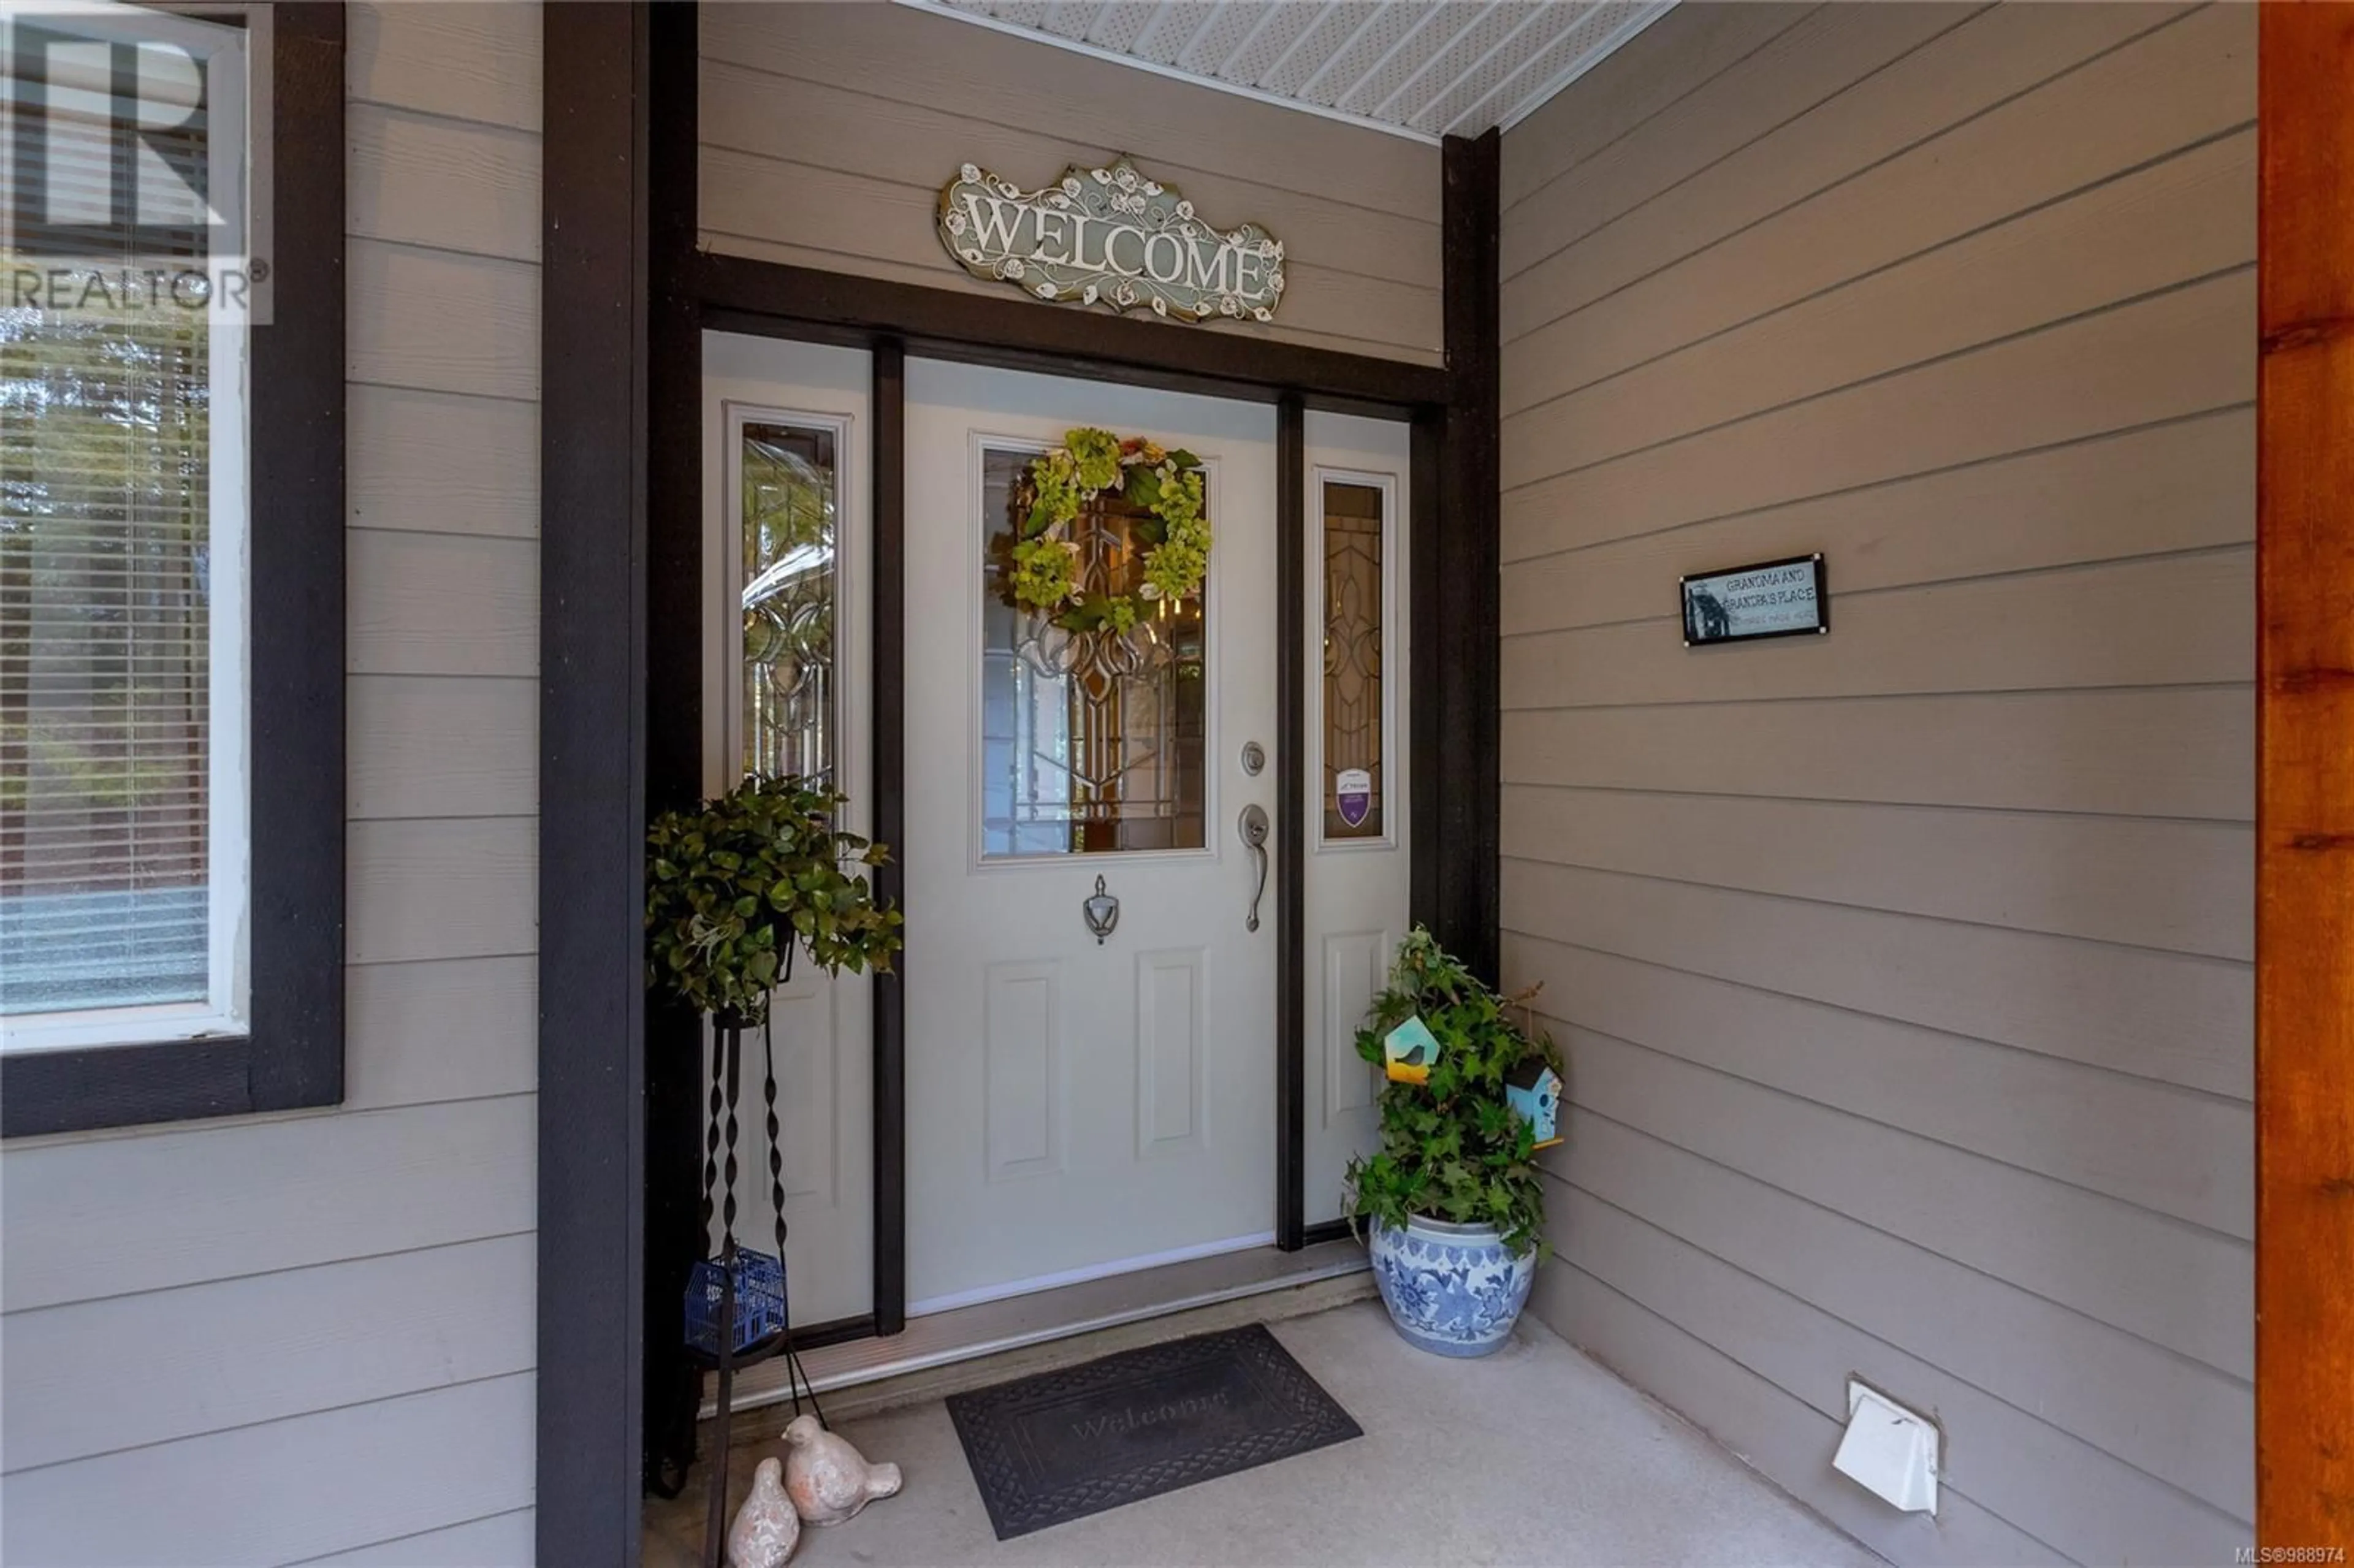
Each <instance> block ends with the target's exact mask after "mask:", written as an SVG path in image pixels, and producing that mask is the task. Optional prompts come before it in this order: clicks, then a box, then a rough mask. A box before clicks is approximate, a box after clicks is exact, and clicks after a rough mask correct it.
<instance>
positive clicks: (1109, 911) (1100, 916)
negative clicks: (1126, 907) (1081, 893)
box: [1079, 876, 1119, 948]
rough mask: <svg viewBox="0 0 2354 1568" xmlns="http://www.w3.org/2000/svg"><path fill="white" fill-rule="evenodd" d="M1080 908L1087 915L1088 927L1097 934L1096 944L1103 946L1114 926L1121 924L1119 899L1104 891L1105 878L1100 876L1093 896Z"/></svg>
mask: <svg viewBox="0 0 2354 1568" xmlns="http://www.w3.org/2000/svg"><path fill="white" fill-rule="evenodd" d="M1079 908H1080V910H1081V911H1082V912H1083V913H1084V914H1085V915H1086V916H1087V929H1088V930H1090V931H1093V932H1094V933H1095V934H1096V946H1097V947H1098V948H1100V947H1102V946H1103V945H1104V938H1106V937H1108V936H1110V935H1111V933H1112V927H1115V926H1118V925H1119V899H1117V898H1114V897H1113V896H1112V895H1110V894H1108V893H1107V892H1105V891H1104V879H1103V878H1102V877H1100V876H1098V877H1097V878H1096V890H1095V893H1094V895H1093V896H1091V897H1089V898H1088V899H1087V902H1086V903H1084V904H1082V905H1080V906H1079Z"/></svg>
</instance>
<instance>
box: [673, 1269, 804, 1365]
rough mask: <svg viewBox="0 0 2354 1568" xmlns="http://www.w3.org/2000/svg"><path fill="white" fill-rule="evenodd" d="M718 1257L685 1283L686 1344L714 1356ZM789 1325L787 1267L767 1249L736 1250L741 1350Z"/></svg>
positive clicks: (719, 1277) (720, 1284)
mask: <svg viewBox="0 0 2354 1568" xmlns="http://www.w3.org/2000/svg"><path fill="white" fill-rule="evenodd" d="M724 1283H725V1282H724V1278H723V1277H722V1275H721V1272H720V1267H719V1264H718V1261H717V1260H716V1259H714V1258H705V1260H704V1261H703V1262H701V1263H698V1264H696V1265H695V1272H694V1273H693V1274H692V1275H690V1276H689V1277H687V1282H686V1342H687V1343H688V1344H690V1345H692V1346H694V1347H695V1349H696V1350H698V1351H704V1352H705V1353H706V1354H709V1355H715V1356H716V1355H717V1354H718V1353H719V1310H720V1300H719V1298H720V1292H721V1289H722V1287H723V1285H724ZM784 1327H785V1266H784V1264H783V1263H782V1262H781V1261H779V1259H777V1258H773V1257H770V1256H769V1255H768V1254H767V1253H765V1252H753V1251H751V1250H750V1249H749V1248H739V1249H737V1254H736V1344H735V1349H737V1350H738V1351H741V1350H742V1349H744V1347H745V1346H747V1345H752V1344H758V1342H759V1341H760V1340H765V1339H767V1338H768V1337H769V1335H771V1334H775V1333H779V1332H781V1331H782V1330H783V1329H784Z"/></svg>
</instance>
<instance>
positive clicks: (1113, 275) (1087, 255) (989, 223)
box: [939, 158, 1283, 322]
mask: <svg viewBox="0 0 2354 1568" xmlns="http://www.w3.org/2000/svg"><path fill="white" fill-rule="evenodd" d="M939 234H940V243H941V244H943V245H945V246H947V247H948V249H949V255H951V256H953V257H955V258H956V260H957V263H958V265H960V266H961V267H962V268H963V269H964V270H966V271H968V272H970V273H971V274H972V275H973V276H974V277H976V278H988V279H992V280H996V281H1002V282H1005V283H1010V284H1012V285H1013V287H1015V288H1018V289H1020V290H1022V291H1023V292H1024V293H1027V294H1029V295H1031V296H1033V297H1034V298H1036V299H1041V300H1056V301H1066V300H1076V301H1077V302H1079V303H1080V304H1083V305H1097V304H1100V305H1103V306H1106V307H1108V308H1109V309H1111V310H1115V311H1129V310H1142V309H1149V310H1150V311H1151V312H1152V313H1154V314H1155V315H1160V316H1166V317H1169V318H1172V319H1174V320H1177V321H1189V322H1197V321H1207V320H1209V319H1211V318H1212V317H1215V316H1224V317H1225V318H1227V319H1229V320H1233V321H1254V322H1264V321H1271V320H1273V319H1274V316H1275V308H1276V306H1277V305H1278V304H1280V303H1282V302H1283V242H1282V241H1281V240H1279V239H1277V238H1275V237H1274V236H1273V235H1271V234H1269V233H1267V230H1265V229H1264V228H1260V227H1259V226H1258V225H1257V224H1255V223H1246V224H1244V225H1243V226H1242V227H1241V228H1236V229H1232V230H1227V231H1223V232H1222V231H1220V230H1218V229H1215V228H1211V227H1210V225H1209V224H1207V223H1205V222H1204V221H1203V220H1202V218H1201V217H1199V216H1197V215H1196V214H1195V213H1194V211H1193V203H1192V202H1190V201H1187V200H1186V199H1185V198H1184V196H1182V194H1181V193H1180V192H1179V191H1178V190H1177V188H1176V187H1175V186H1173V185H1161V183H1160V182H1158V181H1156V180H1149V179H1146V178H1145V177H1144V176H1143V175H1140V174H1139V173H1138V172H1137V171H1136V166H1135V165H1134V164H1130V163H1129V161H1128V160H1127V159H1126V158H1122V159H1120V160H1119V162H1118V163H1116V164H1112V165H1111V166H1110V167H1109V168H1108V169H1083V168H1080V167H1079V166H1078V165H1077V164H1073V165H1072V166H1071V167H1069V168H1067V169H1066V170H1064V171H1063V177H1062V179H1061V180H1059V181H1057V182H1056V183H1055V184H1054V185H1045V186H1042V187H1041V188H1039V189H1037V190H1034V191H1025V190H1023V189H1022V188H1021V187H1020V186H1018V185H1014V184H1013V182H1012V181H1011V180H1002V179H999V178H998V177H997V176H996V175H992V174H991V173H990V172H989V171H988V170H986V169H982V168H980V167H977V166H975V165H974V164H965V165H964V167H963V168H962V169H961V170H960V171H959V173H958V176H957V178H955V179H953V180H951V181H949V184H948V185H947V187H946V188H944V189H943V190H942V191H941V192H940V212H939Z"/></svg>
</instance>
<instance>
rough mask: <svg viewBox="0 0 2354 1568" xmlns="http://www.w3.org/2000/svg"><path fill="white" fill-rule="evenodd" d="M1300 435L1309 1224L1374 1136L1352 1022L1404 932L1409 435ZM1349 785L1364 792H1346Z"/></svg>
mask: <svg viewBox="0 0 2354 1568" xmlns="http://www.w3.org/2000/svg"><path fill="white" fill-rule="evenodd" d="M1306 435H1307V449H1308V450H1307V459H1308V506H1307V514H1306V515H1307V522H1308V526H1307V529H1306V533H1307V535H1308V537H1307V542H1306V547H1307V553H1308V562H1307V572H1306V578H1305V580H1306V582H1307V584H1308V589H1309V595H1310V598H1309V603H1308V614H1307V617H1306V620H1307V637H1308V673H1309V674H1308V688H1309V689H1308V753H1309V755H1308V768H1307V789H1308V800H1307V802H1306V805H1307V810H1306V818H1307V821H1308V835H1309V836H1308V853H1307V855H1306V857H1305V860H1306V877H1307V886H1306V888H1305V890H1304V892H1303V895H1302V897H1303V899H1304V902H1305V906H1306V909H1305V913H1306V916H1307V919H1306V928H1307V941H1306V943H1305V947H1306V949H1307V950H1306V953H1305V959H1306V965H1307V974H1306V976H1305V991H1306V994H1305V997H1304V999H1303V1000H1304V1001H1305V1004H1306V1008H1305V1012H1306V1025H1307V1029H1306V1033H1307V1058H1308V1060H1307V1074H1306V1084H1305V1089H1306V1093H1305V1096H1304V1100H1305V1106H1304V1114H1305V1116H1306V1118H1307V1127H1306V1128H1305V1140H1304V1143H1305V1148H1304V1163H1305V1166H1306V1183H1305V1192H1304V1194H1303V1197H1304V1203H1303V1208H1302V1213H1303V1214H1304V1215H1305V1217H1306V1220H1307V1223H1308V1224H1319V1223H1320V1222H1322V1221H1327V1220H1331V1219H1335V1218H1338V1217H1339V1215H1340V1213H1341V1189H1342V1178H1343V1175H1344V1173H1345V1171H1347V1168H1348V1163H1349V1160H1350V1157H1351V1156H1352V1155H1354V1154H1358V1153H1361V1152H1369V1151H1370V1150H1372V1149H1373V1145H1374V1143H1375V1132H1376V1120H1375V1115H1374V1109H1373V1095H1374V1091H1375V1089H1376V1087H1377V1084H1378V1080H1377V1077H1376V1075H1375V1073H1374V1070H1373V1068H1372V1067H1371V1066H1369V1065H1366V1063H1365V1062H1363V1060H1362V1059H1361V1058H1360V1057H1359V1056H1358V1055H1357V1048H1356V1032H1357V1029H1358V1027H1359V1026H1360V1025H1361V1024H1362V1023H1363V1022H1364V1016H1365V1012H1366V1008H1367V1006H1368V1004H1370V1003H1371V1001H1373V996H1374V993H1375V992H1377V991H1380V989H1381V987H1382V983H1383V980H1384V978H1385V976H1386V971H1387V969H1388V968H1389V961H1390V957H1391V955H1392V954H1393V953H1394V952H1395V951H1396V950H1397V945H1398V942H1399V939H1400V938H1403V937H1404V936H1405V933H1406V921H1407V914H1406V904H1407V896H1408V880H1407V855H1408V853H1409V845H1408V842H1407V841H1408V832H1407V826H1406V824H1407V821H1408V817H1407V811H1408V809H1409V802H1410V794H1411V790H1412V787H1413V780H1412V779H1409V778H1408V777H1407V773H1408V768H1407V764H1406V758H1407V752H1408V747H1407V744H1406V727H1405V726H1406V715H1407V713H1408V712H1409V711H1410V710H1409V709H1408V707H1407V699H1408V692H1407V682H1406V672H1407V669H1408V654H1409V652H1410V650H1409V648H1408V645H1407V618H1406V606H1407V604H1408V603H1409V602H1410V600H1409V599H1408V598H1407V594H1408V589H1409V586H1410V585H1409V583H1408V581H1407V577H1406V547H1405V546H1406V496H1407V494H1408V493H1409V485H1408V479H1409V477H1410V474H1409V468H1408V464H1409V458H1410V452H1411V446H1410V443H1411V431H1410V429H1409V427H1407V426H1406V425H1405V424H1403V423H1400V422H1398V421H1394V420H1384V419H1365V418H1352V417H1350V416H1346V415H1340V414H1320V413H1310V415H1309V416H1308V425H1307V431H1306ZM1357 773H1363V774H1364V775H1368V776H1370V777H1369V778H1363V779H1360V778H1356V777H1352V775H1353V774H1357ZM1350 784H1370V786H1371V788H1370V789H1365V790H1363V791H1362V792H1361V791H1355V790H1344V789H1342V786H1343V785H1350ZM1352 817H1356V818H1357V819H1358V820H1356V821H1351V820H1350V819H1351V818H1352Z"/></svg>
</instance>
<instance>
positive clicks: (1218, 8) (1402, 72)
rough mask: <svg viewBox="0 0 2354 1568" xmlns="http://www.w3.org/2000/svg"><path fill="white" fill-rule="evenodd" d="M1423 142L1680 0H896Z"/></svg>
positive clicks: (1599, 51)
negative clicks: (1078, 0)
mask: <svg viewBox="0 0 2354 1568" xmlns="http://www.w3.org/2000/svg"><path fill="white" fill-rule="evenodd" d="M899 3H900V4H902V5H913V6H916V7H917V8H919V9H923V10H928V11H933V12H935V13H938V14H939V15H942V16H956V17H958V18H959V19H960V20H964V21H977V22H981V23H983V25H985V26H997V27H1000V28H1002V29H1004V30H1006V31H1009V32H1018V33H1022V34H1025V35H1027V36H1028V37H1034V38H1036V39H1038V40H1039V41H1041V42H1043V43H1051V44H1058V45H1061V46H1064V47H1066V48H1077V49H1082V50H1085V51H1087V52H1088V53H1091V54H1098V55H1104V56H1107V57H1108V58H1114V59H1119V60H1122V61H1124V62H1126V63H1129V64H1131V65H1135V66H1138V67H1140V68H1141V69H1146V70H1156V71H1159V72H1161V73H1162V74H1163V75H1170V76H1179V77H1184V78H1187V79H1192V80H1195V81H1200V82H1203V83H1204V84H1205V85H1208V86H1212V87H1219V88H1224V89H1225V90H1228V91H1235V92H1243V93H1246V94H1248V95H1250V96H1252V97H1255V98H1261V99H1267V100H1269V101H1274V102H1278V103H1284V104H1288V106H1290V107H1292V108H1297V109H1304V110H1308V111H1310V112H1313V113H1320V114H1325V115H1329V116H1331V117H1334V118H1337V119H1341V120H1349V121H1353V122H1357V123H1359V124H1363V125H1371V126H1374V127H1376V128H1378V129H1380V130H1384V131H1391V132H1397V133H1399V134H1401V135H1406V136H1413V137H1416V138H1417V139H1419V140H1423V141H1436V140H1437V139H1438V138H1439V137H1440V136H1442V135H1458V136H1476V135H1478V134H1479V133H1480V132H1483V131H1487V130H1489V129H1490V128H1491V127H1494V126H1497V125H1511V124H1513V123H1515V122H1518V121H1519V120H1520V119H1521V118H1522V117H1523V116H1524V115H1526V114H1528V113H1529V112H1530V111H1532V110H1534V109H1535V108H1536V107H1537V106H1538V105H1539V104H1541V103H1543V101H1545V100H1546V99H1548V98H1551V97H1552V96H1553V94H1554V93H1556V92H1558V91H1560V90H1562V89H1563V88H1564V87H1565V86H1567V85H1568V84H1569V83H1570V82H1572V81H1574V80H1575V79H1577V78H1578V77H1580V76H1582V75H1584V74H1585V72H1586V71H1587V70H1589V69H1593V67H1594V66H1595V64H1596V62H1598V61H1599V60H1601V59H1602V58H1604V57H1606V56H1607V55H1608V54H1609V53H1610V52H1611V51H1612V50H1613V49H1616V48H1618V46H1619V45H1621V44H1623V43H1625V42H1626V41H1627V40H1628V38H1630V37H1634V36H1635V34H1637V33H1638V32H1640V31H1641V30H1642V29H1643V28H1644V27H1646V26H1649V25H1650V24H1651V23H1652V22H1653V21H1655V20H1656V19H1658V17H1659V16H1661V15H1662V14H1663V13H1665V12H1666V10H1667V9H1668V7H1669V6H1670V5H1672V4H1674V0H1103V3H1101V4H1097V5H1089V4H1074V3H1070V0H1051V3H1050V0H899Z"/></svg>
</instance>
